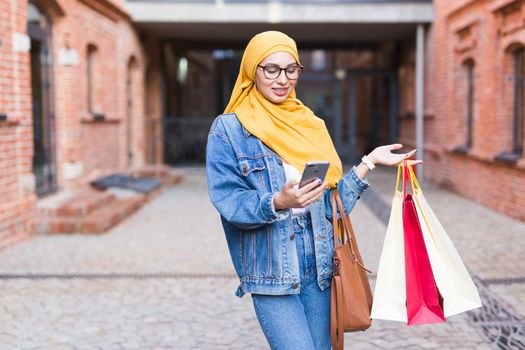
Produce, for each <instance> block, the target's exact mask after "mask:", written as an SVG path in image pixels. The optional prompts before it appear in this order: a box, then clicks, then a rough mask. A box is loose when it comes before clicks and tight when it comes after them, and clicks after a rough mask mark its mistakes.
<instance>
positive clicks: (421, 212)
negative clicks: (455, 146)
mask: <svg viewBox="0 0 525 350" xmlns="http://www.w3.org/2000/svg"><path fill="white" fill-rule="evenodd" d="M408 170H409V174H410V181H411V184H412V186H413V189H414V190H413V191H414V192H413V200H414V202H415V204H416V211H417V216H418V219H419V223H420V225H421V231H422V233H423V238H424V240H425V245H426V248H427V252H428V257H429V259H430V264H431V266H432V272H433V275H434V278H435V280H436V285H437V287H438V289H439V292H440V293H441V295H442V297H443V311H444V315H445V317H449V316H451V315H455V314H459V313H461V312H465V311H468V310H472V309H475V308H478V307H481V306H482V305H481V299H480V297H479V294H478V290H477V288H476V286H475V285H474V282H473V281H472V278H471V277H470V275H469V273H468V271H467V268H466V267H465V265H464V264H463V261H462V260H461V257H460V256H459V254H458V252H457V250H456V248H455V247H454V244H453V243H452V241H451V240H450V238H449V236H448V235H447V233H446V231H445V229H444V228H443V226H442V225H441V223H440V222H439V220H438V219H437V217H436V215H435V214H434V212H433V211H432V209H431V208H430V206H429V205H428V203H427V201H426V199H425V197H424V196H423V191H422V189H421V186H420V185H419V182H418V181H417V178H416V175H415V173H414V170H413V169H412V167H411V166H410V165H409V166H408Z"/></svg>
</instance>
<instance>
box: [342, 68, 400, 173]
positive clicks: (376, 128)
mask: <svg viewBox="0 0 525 350" xmlns="http://www.w3.org/2000/svg"><path fill="white" fill-rule="evenodd" d="M337 88H338V93H337V92H336V95H337V96H338V97H339V98H338V100H339V101H336V103H338V104H339V106H337V110H338V111H339V113H336V114H335V120H334V123H333V124H334V125H333V129H332V130H333V137H334V144H335V145H336V148H338V152H339V155H340V157H341V159H342V161H343V163H350V164H355V163H357V162H358V161H359V159H360V158H361V156H363V155H365V154H368V153H370V152H371V151H372V150H373V149H374V148H375V147H377V146H380V145H384V144H389V143H395V142H396V141H397V137H398V78H397V73H396V72H395V71H392V70H349V71H347V72H346V78H345V79H343V80H342V81H341V85H340V86H339V87H337Z"/></svg>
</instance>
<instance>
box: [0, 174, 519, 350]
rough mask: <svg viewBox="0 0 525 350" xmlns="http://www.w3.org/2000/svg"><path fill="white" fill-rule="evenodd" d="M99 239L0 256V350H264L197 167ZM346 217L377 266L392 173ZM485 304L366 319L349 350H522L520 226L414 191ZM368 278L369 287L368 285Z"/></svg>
mask: <svg viewBox="0 0 525 350" xmlns="http://www.w3.org/2000/svg"><path fill="white" fill-rule="evenodd" d="M186 172H187V176H186V179H185V181H184V182H183V183H182V184H180V185H178V186H175V187H173V188H170V189H168V190H166V191H165V192H164V193H162V194H161V195H160V196H159V197H157V198H156V199H155V200H153V201H152V202H150V203H149V204H147V205H146V206H144V207H143V208H142V209H141V210H140V211H138V212H137V213H136V214H135V215H133V216H132V217H130V218H128V219H127V220H125V221H124V222H123V223H121V224H119V225H118V226H117V227H115V228H114V229H112V230H111V231H110V232H108V233H106V234H104V235H93V236H91V235H81V234H73V235H48V236H36V237H33V238H31V239H29V240H27V241H25V242H22V243H20V244H18V245H16V246H14V247H11V248H8V249H5V250H3V251H0V269H1V270H0V277H1V278H0V288H1V289H0V290H1V293H0V349H267V348H268V346H267V344H266V341H265V339H264V336H263V334H262V332H261V331H260V329H259V326H258V324H257V321H256V319H255V315H254V312H253V308H252V305H251V299H250V298H249V296H248V297H244V298H242V299H238V298H237V297H235V296H234V294H233V293H234V291H235V289H236V287H237V284H238V283H237V280H236V278H235V276H234V271H233V269H232V267H231V262H230V258H229V256H228V250H227V246H226V242H225V239H224V235H223V232H222V229H221V226H220V222H219V218H218V214H217V213H216V212H215V210H214V209H213V207H212V206H211V205H210V204H209V201H208V197H207V192H206V185H205V177H204V172H203V170H202V169H187V170H186ZM369 180H370V182H371V184H372V189H373V191H367V193H366V194H365V195H363V196H362V198H361V200H360V202H359V203H358V205H357V206H356V208H355V209H354V211H353V212H352V218H353V222H354V226H355V229H356V232H357V235H358V239H359V243H360V247H361V251H362V254H363V255H364V258H365V262H366V263H367V264H368V265H369V266H370V267H371V268H372V269H373V270H376V269H377V265H378V260H379V255H380V250H381V247H382V241H383V238H384V234H385V229H386V227H385V220H387V219H388V214H389V206H390V202H391V199H392V194H393V186H394V183H395V174H394V173H393V172H392V171H388V170H386V169H382V170H379V171H374V173H373V174H372V175H371V176H370V179H369ZM423 188H424V190H425V195H426V197H427V199H428V202H429V203H430V205H431V206H432V208H433V209H434V211H435V212H436V215H437V216H438V218H439V219H440V220H441V222H442V224H443V225H444V227H445V228H446V229H447V231H448V233H449V235H450V236H451V238H452V239H453V241H454V242H455V244H456V247H457V248H458V250H459V252H460V254H461V256H462V257H463V259H464V261H465V263H466V265H467V267H468V268H469V270H470V271H471V272H472V274H473V276H474V277H475V278H476V281H477V284H478V285H479V288H480V292H481V294H482V298H483V301H484V304H485V307H484V308H483V309H480V310H474V311H471V312H468V313H465V314H462V315H457V316H453V317H451V318H449V319H448V320H447V323H445V324H439V325H428V326H427V325H425V326H416V327H407V326H406V325H404V324H402V323H398V322H387V321H377V320H376V321H374V324H373V327H372V328H371V329H369V330H367V331H366V332H361V333H353V334H347V335H346V347H347V348H348V349H455V350H463V349H523V344H524V333H523V332H524V324H525V322H524V318H525V272H524V271H523V268H524V265H523V262H522V255H523V234H524V233H525V223H522V222H518V221H515V220H512V219H509V218H507V217H505V216H503V215H501V214H498V213H495V212H493V211H491V210H489V209H486V208H484V207H482V206H480V205H478V204H475V203H473V202H471V201H468V200H466V199H463V198H461V197H458V196H456V195H453V194H451V193H449V192H446V191H443V190H440V189H437V188H435V187H433V186H431V185H430V184H423ZM373 282H374V279H373V278H372V283H373Z"/></svg>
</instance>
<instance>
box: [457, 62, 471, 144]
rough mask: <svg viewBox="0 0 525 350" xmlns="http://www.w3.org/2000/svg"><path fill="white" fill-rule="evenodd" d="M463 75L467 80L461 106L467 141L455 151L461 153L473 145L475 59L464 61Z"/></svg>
mask: <svg viewBox="0 0 525 350" xmlns="http://www.w3.org/2000/svg"><path fill="white" fill-rule="evenodd" d="M463 77H464V81H465V85H463V87H464V90H463V91H464V95H463V94H462V95H461V100H460V103H461V104H463V103H464V105H463V106H464V108H461V110H463V111H464V112H463V113H464V116H465V119H464V120H465V129H463V128H461V129H460V130H464V132H465V134H464V135H465V138H464V140H466V141H465V143H464V144H463V145H461V146H458V147H456V148H455V149H454V151H456V152H459V153H466V152H467V151H468V150H469V149H470V148H471V147H472V128H473V124H474V61H473V60H472V59H468V60H466V61H465V62H464V63H463Z"/></svg>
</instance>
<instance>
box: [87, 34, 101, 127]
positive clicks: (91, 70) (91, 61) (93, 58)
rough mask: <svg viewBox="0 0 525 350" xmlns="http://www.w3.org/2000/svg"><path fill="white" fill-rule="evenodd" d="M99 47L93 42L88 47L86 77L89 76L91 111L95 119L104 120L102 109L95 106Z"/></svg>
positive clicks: (88, 88)
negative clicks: (98, 109) (99, 109)
mask: <svg viewBox="0 0 525 350" xmlns="http://www.w3.org/2000/svg"><path fill="white" fill-rule="evenodd" d="M97 63H98V62H97V47H96V46H95V45H93V44H89V45H88V48H87V64H86V77H87V107H88V111H89V113H90V114H91V115H92V116H93V118H94V119H95V120H103V119H104V118H105V117H104V115H103V114H102V113H100V111H97V108H96V107H95V98H96V96H97V94H96V91H97V81H96V72H97Z"/></svg>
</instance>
